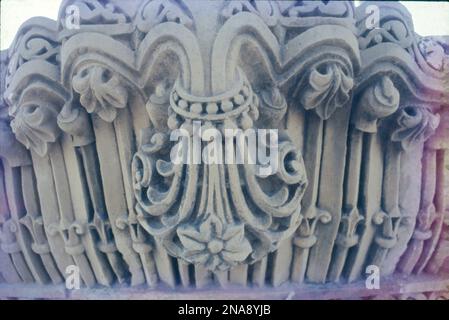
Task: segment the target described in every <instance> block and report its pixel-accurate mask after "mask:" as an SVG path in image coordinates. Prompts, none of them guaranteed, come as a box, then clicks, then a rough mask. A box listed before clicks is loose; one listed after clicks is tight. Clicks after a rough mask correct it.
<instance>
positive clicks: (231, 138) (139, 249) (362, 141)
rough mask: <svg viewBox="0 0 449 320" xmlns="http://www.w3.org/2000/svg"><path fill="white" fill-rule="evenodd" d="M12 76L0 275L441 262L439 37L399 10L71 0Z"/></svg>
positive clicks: (10, 54) (271, 272) (291, 275)
mask: <svg viewBox="0 0 449 320" xmlns="http://www.w3.org/2000/svg"><path fill="white" fill-rule="evenodd" d="M368 5H376V6H377V7H378V8H379V13H380V15H379V19H380V20H379V21H378V22H379V26H378V27H377V28H371V27H370V24H369V23H367V19H368V18H369V17H368V16H367V10H366V9H367V6H368ZM68 8H72V9H73V8H77V14H78V16H77V19H75V21H72V20H70V19H68V17H67V12H69V11H70V10H68ZM69 22H70V23H69ZM73 23H77V25H76V26H75V27H74V26H73ZM1 66H2V74H1V77H0V79H1V97H0V157H1V158H0V160H1V166H0V201H1V206H0V281H4V282H7V283H11V284H18V283H20V282H24V283H32V282H37V283H39V284H41V285H50V284H54V285H58V284H61V283H62V282H63V280H64V274H65V272H66V270H67V267H70V266H76V267H78V268H79V270H80V276H81V281H82V284H83V286H85V287H94V286H96V285H101V286H105V287H115V286H116V285H131V286H144V287H145V288H148V290H160V288H161V286H164V285H168V286H170V287H172V288H175V289H176V288H178V287H179V286H183V287H195V288H201V287H220V288H222V289H223V290H226V288H227V286H228V285H240V286H248V287H269V286H275V287H277V286H280V285H282V284H285V285H290V286H295V288H297V284H302V283H309V284H327V285H330V283H333V282H336V283H341V282H343V283H348V282H354V281H361V280H363V278H364V275H365V272H366V270H367V267H372V266H374V267H377V268H378V269H379V270H380V272H381V274H382V275H393V276H394V275H396V274H403V275H405V276H407V277H415V276H417V275H418V274H421V273H430V274H433V275H436V276H441V275H443V274H445V272H446V271H447V270H448V269H449V267H448V263H449V258H448V257H449V240H448V239H449V238H448V237H449V227H448V221H449V211H448V210H449V209H448V203H449V201H448V176H449V174H448V171H447V168H446V167H447V163H448V159H449V156H448V149H449V144H448V141H449V133H448V128H449V127H448V123H449V118H448V115H449V112H448V110H449V42H448V41H447V39H446V38H444V37H420V36H418V35H417V34H416V33H415V31H414V30H413V23H412V19H411V16H410V14H409V13H408V12H407V10H406V9H405V8H404V7H403V6H402V5H401V4H399V3H390V2H378V3H377V2H376V3H374V4H373V3H371V2H370V3H366V2H363V3H362V4H361V5H359V6H357V7H356V6H355V4H354V3H353V2H352V1H243V0H242V1H240V0H235V1H195V0H183V1H171V0H136V1H122V0H114V1H112V0H111V1H98V0H65V1H63V2H62V5H61V8H60V13H59V17H58V20H57V21H52V20H49V19H44V18H33V19H30V20H29V21H27V22H26V23H25V24H24V25H23V26H22V27H21V28H20V29H19V30H18V33H17V36H16V38H15V40H14V42H13V44H12V45H11V47H10V48H9V49H8V50H6V51H4V52H2V55H1ZM1 286H2V285H1V284H0V287H1ZM298 288H302V287H298ZM295 290H296V289H295ZM398 295H399V293H398ZM396 296H397V295H395V296H394V297H396ZM426 297H427V296H426Z"/></svg>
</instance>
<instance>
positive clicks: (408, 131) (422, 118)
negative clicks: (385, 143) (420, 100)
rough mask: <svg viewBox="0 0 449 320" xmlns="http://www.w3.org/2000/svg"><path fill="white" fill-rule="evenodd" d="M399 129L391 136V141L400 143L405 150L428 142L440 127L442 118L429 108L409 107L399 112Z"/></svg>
mask: <svg viewBox="0 0 449 320" xmlns="http://www.w3.org/2000/svg"><path fill="white" fill-rule="evenodd" d="M396 121H397V125H398V128H397V129H396V130H395V131H394V132H393V134H392V135H391V140H392V141H396V142H400V144H401V147H402V148H403V149H404V150H409V149H410V147H412V145H413V144H416V143H419V142H423V141H426V140H427V139H428V138H429V137H430V136H431V135H433V133H434V132H435V129H436V128H437V127H438V125H439V123H440V117H439V116H438V115H434V114H432V112H431V111H430V110H429V109H427V108H420V107H416V106H408V107H405V108H403V109H401V110H400V111H399V116H398V118H397V120H396Z"/></svg>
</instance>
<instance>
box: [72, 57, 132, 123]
mask: <svg viewBox="0 0 449 320" xmlns="http://www.w3.org/2000/svg"><path fill="white" fill-rule="evenodd" d="M72 85H73V89H74V90H75V92H77V93H78V94H79V95H80V103H81V105H83V106H84V107H85V108H86V110H87V112H88V113H96V114H98V115H99V116H100V118H101V119H103V120H105V121H107V122H112V121H114V119H115V117H116V116H117V110H116V109H122V108H125V107H126V103H127V101H128V92H127V90H126V88H124V87H123V86H122V85H121V82H120V78H119V76H118V75H117V74H114V73H113V72H111V71H110V70H108V69H106V68H103V67H101V66H94V67H90V68H85V69H82V70H80V71H79V73H77V74H76V75H75V76H74V77H73V83H72Z"/></svg>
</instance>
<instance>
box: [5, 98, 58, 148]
mask: <svg viewBox="0 0 449 320" xmlns="http://www.w3.org/2000/svg"><path fill="white" fill-rule="evenodd" d="M12 111H13V116H14V119H13V120H12V121H11V129H12V131H13V132H14V134H15V135H16V138H17V140H19V141H20V142H21V143H22V144H23V145H24V146H25V147H26V148H27V149H32V150H33V151H35V152H36V153H37V154H38V155H40V156H44V155H46V154H47V152H48V149H49V145H50V144H52V143H54V142H55V141H56V140H57V139H58V136H59V133H60V130H59V128H58V125H57V123H56V121H55V119H56V116H57V111H56V110H55V108H52V107H51V106H48V107H44V106H39V105H36V104H34V103H30V104H26V105H22V106H20V107H19V108H17V110H14V108H13V109H12Z"/></svg>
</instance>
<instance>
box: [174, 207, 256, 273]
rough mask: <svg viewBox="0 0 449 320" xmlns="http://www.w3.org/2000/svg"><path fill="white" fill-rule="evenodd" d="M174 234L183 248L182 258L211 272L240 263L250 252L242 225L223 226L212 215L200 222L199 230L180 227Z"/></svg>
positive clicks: (250, 248)
mask: <svg viewBox="0 0 449 320" xmlns="http://www.w3.org/2000/svg"><path fill="white" fill-rule="evenodd" d="M177 233H178V236H179V239H180V240H181V243H182V244H183V246H184V247H185V250H184V258H185V259H186V260H187V261H189V262H191V263H194V264H204V265H205V267H206V268H208V269H209V270H211V271H215V270H221V271H222V270H227V269H229V268H230V267H232V266H234V265H236V264H237V263H241V262H243V261H244V260H245V259H246V258H247V257H248V256H249V254H250V253H251V252H252V247H251V244H250V243H249V241H248V239H247V238H245V229H244V226H243V224H229V225H223V223H222V222H221V220H220V219H219V218H217V217H216V216H214V215H212V214H211V215H209V216H208V217H207V218H206V219H205V220H204V221H202V223H201V224H200V226H199V229H197V228H196V227H194V226H192V225H188V226H181V227H180V228H179V229H178V230H177Z"/></svg>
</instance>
